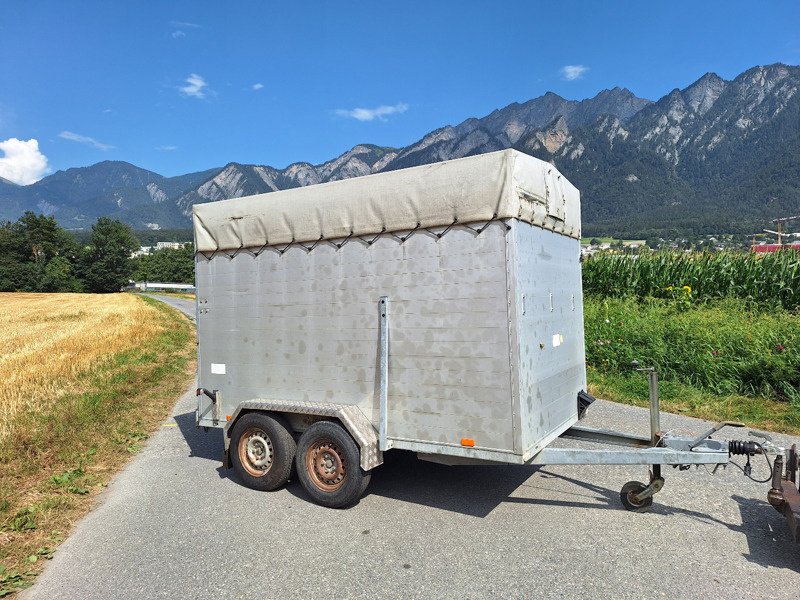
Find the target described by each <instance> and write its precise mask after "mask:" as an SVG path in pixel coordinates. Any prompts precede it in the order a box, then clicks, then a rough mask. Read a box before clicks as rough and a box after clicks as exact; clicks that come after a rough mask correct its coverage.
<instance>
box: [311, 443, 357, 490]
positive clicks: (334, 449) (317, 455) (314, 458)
mask: <svg viewBox="0 0 800 600" xmlns="http://www.w3.org/2000/svg"><path fill="white" fill-rule="evenodd" d="M306 472H307V473H308V475H309V477H310V478H311V481H312V482H313V484H314V485H315V486H316V487H317V488H319V489H320V490H322V491H323V492H335V491H336V490H338V489H339V488H340V487H342V485H344V481H345V477H346V476H347V465H346V464H345V462H344V457H343V456H342V452H341V451H340V450H339V448H338V446H337V445H336V444H335V443H334V442H332V441H331V440H318V441H316V442H314V443H313V444H312V445H311V446H310V447H309V448H308V450H306Z"/></svg>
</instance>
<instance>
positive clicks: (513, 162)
mask: <svg viewBox="0 0 800 600" xmlns="http://www.w3.org/2000/svg"><path fill="white" fill-rule="evenodd" d="M192 213H193V220H194V235H195V248H196V250H197V251H198V252H213V251H215V250H235V249H238V248H260V247H262V246H266V245H284V244H289V243H291V242H314V241H317V240H321V239H341V238H346V237H348V236H351V235H352V236H363V235H375V234H378V233H381V232H382V231H408V230H411V229H414V228H416V227H423V228H424V227H438V226H446V225H450V224H452V223H453V222H454V221H457V222H458V223H475V222H481V221H488V220H491V219H493V218H494V219H503V218H516V219H520V220H522V221H526V222H528V223H532V224H534V225H538V226H540V227H544V228H546V229H552V230H554V231H557V232H559V233H563V234H564V235H569V236H571V237H575V238H580V196H579V193H578V190H577V189H576V188H575V187H574V186H573V185H572V184H571V183H569V182H568V181H567V180H566V178H564V177H563V176H562V175H561V173H559V172H558V170H557V169H556V168H555V167H554V166H552V165H551V164H549V163H546V162H544V161H541V160H538V159H536V158H533V157H531V156H528V155H526V154H522V153H520V152H517V151H516V150H503V151H501V152H492V153H490V154H481V155H479V156H471V157H468V158H461V159H457V160H450V161H445V162H441V163H435V164H432V165H423V166H421V167H413V168H410V169H401V170H398V171H389V172H387V173H377V174H375V175H367V176H365V177H356V178H353V179H345V180H342V181H333V182H329V183H323V184H319V185H311V186H307V187H301V188H294V189H290V190H284V191H280V192H271V193H268V194H258V195H256V196H246V197H243V198H235V199H232V200H222V201H220V202H209V203H207V204H195V205H194V206H193V207H192Z"/></svg>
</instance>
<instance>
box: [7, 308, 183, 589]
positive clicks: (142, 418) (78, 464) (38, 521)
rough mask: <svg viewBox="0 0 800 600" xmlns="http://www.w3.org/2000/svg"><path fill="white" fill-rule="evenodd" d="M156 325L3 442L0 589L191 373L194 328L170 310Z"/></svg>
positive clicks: (44, 545)
mask: <svg viewBox="0 0 800 600" xmlns="http://www.w3.org/2000/svg"><path fill="white" fill-rule="evenodd" d="M142 301H143V302H147V303H148V304H150V305H152V306H153V307H154V308H155V309H156V310H157V311H158V312H159V317H158V318H159V319H160V321H161V323H162V324H163V326H164V327H163V330H162V332H161V333H159V334H157V335H155V336H154V337H153V338H152V339H150V340H149V341H148V343H146V344H144V345H142V346H141V347H139V348H136V349H135V350H132V351H129V352H124V353H121V354H118V355H116V356H114V357H113V359H112V360H111V361H109V362H108V363H107V364H105V365H104V366H102V367H100V368H98V369H95V370H94V371H92V372H91V373H89V374H88V375H86V376H85V377H84V378H83V380H82V381H81V382H80V383H81V385H80V386H79V387H80V389H79V390H76V391H74V392H73V393H68V394H67V395H65V396H62V397H61V398H59V401H58V403H57V404H54V405H52V406H50V407H46V408H44V409H42V410H41V411H40V412H37V413H34V414H26V415H24V417H21V418H23V419H24V422H21V423H19V424H18V426H16V427H15V429H14V431H15V435H14V436H13V437H10V438H8V439H7V440H6V441H5V442H4V443H3V444H2V445H0V536H2V540H3V543H2V547H1V548H0V597H3V596H5V595H8V594H11V593H14V592H16V591H19V590H20V589H23V588H25V587H27V586H29V585H30V584H31V583H32V580H33V578H34V577H35V575H36V574H37V573H38V571H39V570H41V564H42V561H43V560H46V559H47V558H49V557H50V555H51V554H52V552H53V549H54V548H55V546H56V545H57V544H58V543H59V542H60V541H61V539H62V533H61V532H62V531H69V529H70V528H71V526H72V524H73V523H74V522H75V521H76V520H77V519H78V518H79V517H80V516H82V515H83V514H84V513H86V512H87V511H88V510H89V509H90V508H91V506H92V504H93V502H94V496H95V495H96V493H97V492H99V491H100V490H101V489H102V488H103V487H104V486H105V485H106V484H107V483H108V481H110V479H111V477H112V476H113V474H114V473H116V472H117V471H118V470H119V469H121V468H122V467H123V466H124V465H125V463H126V462H127V461H128V460H129V459H130V457H131V456H132V454H134V453H136V452H138V451H139V450H140V449H141V448H142V446H143V444H144V442H145V440H146V439H147V438H148V436H149V435H150V433H152V431H153V430H154V429H155V428H156V427H158V424H159V423H160V422H161V421H162V420H163V419H164V418H165V417H166V416H167V415H168V414H169V410H170V409H171V407H172V406H173V404H174V403H175V399H176V398H177V397H178V395H180V393H181V392H183V391H184V389H185V388H186V387H187V386H188V384H189V382H190V380H191V377H192V375H193V367H192V361H193V358H194V347H195V346H194V330H193V327H192V325H191V324H190V323H189V322H188V321H187V320H186V319H185V318H183V317H182V316H180V315H179V314H177V313H176V312H175V311H174V310H172V309H170V308H168V307H167V306H165V305H164V304H163V303H161V302H158V301H156V300H153V299H150V298H147V297H142Z"/></svg>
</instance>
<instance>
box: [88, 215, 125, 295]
mask: <svg viewBox="0 0 800 600" xmlns="http://www.w3.org/2000/svg"><path fill="white" fill-rule="evenodd" d="M138 248H139V240H137V239H136V236H135V235H134V234H133V231H132V230H131V228H130V227H128V226H127V225H125V224H123V223H121V222H120V221H117V220H111V219H109V218H108V217H100V218H99V219H98V220H97V222H96V223H95V224H94V225H92V234H91V236H90V237H89V245H88V246H87V247H86V248H84V251H83V257H82V261H81V262H82V273H81V275H82V278H83V281H84V285H85V288H86V291H89V292H95V293H107V292H118V291H120V290H121V289H122V287H123V286H125V285H126V284H127V283H128V281H129V279H130V277H131V275H133V263H132V262H131V258H130V256H131V253H132V252H133V251H134V250H137V249H138Z"/></svg>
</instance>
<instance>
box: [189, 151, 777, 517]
mask: <svg viewBox="0 0 800 600" xmlns="http://www.w3.org/2000/svg"><path fill="white" fill-rule="evenodd" d="M193 221H194V231H195V248H196V262H195V267H196V286H197V334H198V386H199V387H198V406H197V424H198V425H199V426H202V427H222V428H224V431H225V436H224V440H225V461H226V463H227V464H228V466H233V467H234V468H235V469H236V470H237V472H238V473H239V475H240V477H241V478H242V479H243V480H244V483H245V484H247V485H250V486H251V487H255V488H258V489H265V490H271V489H275V488H277V487H280V486H281V485H283V484H284V483H285V482H286V480H288V478H289V476H290V473H291V472H292V464H293V463H294V464H295V466H296V468H297V474H298V478H299V479H300V482H301V484H302V485H303V487H304V488H305V489H306V491H307V492H308V493H309V494H310V495H311V497H312V498H313V499H314V500H315V501H317V502H319V503H321V504H324V505H327V506H337V507H338V506H345V505H347V504H348V503H351V502H352V501H354V500H355V499H357V498H358V497H359V496H360V495H361V493H363V491H364V489H365V488H366V485H367V483H368V481H369V474H370V471H371V469H373V468H374V467H376V466H378V465H379V464H381V462H382V460H383V459H382V456H383V452H384V451H386V450H390V449H393V448H394V449H404V450H410V451H415V452H417V453H418V454H419V455H420V456H421V457H423V458H425V459H427V460H435V461H438V462H444V463H447V464H458V463H464V462H471V461H491V462H495V463H497V462H500V463H513V464H547V463H549V464H646V465H653V468H652V471H651V472H650V482H649V483H648V484H641V483H638V482H629V484H626V486H624V487H623V489H622V492H621V499H622V502H623V504H625V506H626V508H628V509H630V510H640V509H644V508H647V506H649V504H650V503H652V496H653V494H655V493H656V492H658V491H659V490H660V489H661V487H662V486H663V482H664V480H663V478H662V477H661V465H665V464H669V465H676V466H682V467H686V465H691V464H721V463H726V462H727V461H728V455H729V452H728V445H727V442H720V441H717V440H709V439H707V438H708V435H704V436H702V437H701V438H700V439H698V440H686V439H681V438H671V437H669V436H667V435H664V434H663V433H662V432H661V431H660V425H659V421H658V414H659V410H658V398H657V379H656V375H655V372H654V371H652V370H650V377H651V402H652V405H651V436H650V437H649V438H638V437H636V436H630V435H626V434H620V433H616V432H611V431H600V430H590V429H587V428H581V427H580V426H577V422H578V419H579V411H580V410H581V407H582V406H585V402H587V401H589V402H590V401H591V398H590V397H588V396H587V395H586V394H585V391H584V390H585V389H586V372H585V356H584V330H583V302H582V289H581V269H580V197H579V193H578V190H577V189H576V188H575V187H574V186H572V185H571V184H570V183H569V182H568V181H567V180H566V179H565V178H564V177H563V176H562V175H561V174H560V173H559V172H558V171H557V170H556V169H555V167H553V166H552V165H551V164H549V163H545V162H543V161H540V160H538V159H535V158H532V157H530V156H527V155H524V154H521V153H519V152H517V151H514V150H506V151H502V152H495V153H490V154H485V155H480V156H475V157H469V158H464V159H458V160H453V161H447V162H444V163H437V164H433V165H425V166H423V167H415V168H411V169H403V170H398V171H392V172H388V173H381V174H376V175H370V176H366V177H359V178H355V179H350V180H345V181H336V182H331V183H326V184H321V185H314V186H308V187H305V188H296V189H292V190H287V191H282V192H274V193H270V194H262V195H259V196H252V197H245V198H238V199H234V200H226V201H221V202H213V203H208V204H201V205H195V206H194V207H193ZM581 403H584V404H581ZM718 428H719V427H718ZM718 428H716V429H714V430H712V431H711V432H709V435H710V433H713V432H715V431H716V430H717V429H718ZM559 436H563V437H567V438H572V439H579V440H583V441H590V442H597V443H602V444H605V445H611V446H613V447H614V448H612V449H601V450H594V451H590V450H581V449H577V448H576V449H569V448H567V449H565V448H549V447H548V444H549V443H550V442H551V441H553V440H554V439H555V438H557V437H559ZM755 446H758V448H759V449H761V448H762V446H760V445H758V444H756V445H755ZM755 446H752V447H751V446H746V447H745V446H739V447H740V448H745V449H752V448H754V447H755Z"/></svg>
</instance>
